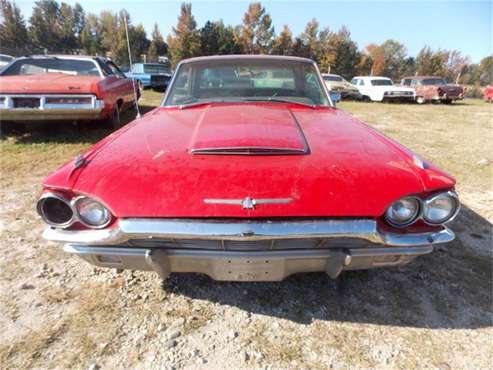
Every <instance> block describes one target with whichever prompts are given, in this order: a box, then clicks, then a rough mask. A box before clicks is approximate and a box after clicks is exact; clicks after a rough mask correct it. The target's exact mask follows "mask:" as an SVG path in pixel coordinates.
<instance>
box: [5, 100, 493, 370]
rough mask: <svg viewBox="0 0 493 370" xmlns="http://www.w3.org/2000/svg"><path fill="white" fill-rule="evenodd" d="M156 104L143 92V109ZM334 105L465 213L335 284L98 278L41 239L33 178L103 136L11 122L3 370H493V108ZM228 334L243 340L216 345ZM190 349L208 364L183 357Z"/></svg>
mask: <svg viewBox="0 0 493 370" xmlns="http://www.w3.org/2000/svg"><path fill="white" fill-rule="evenodd" d="M160 98H161V94H158V93H154V92H151V91H146V92H145V93H144V95H143V98H142V99H141V106H142V109H143V111H145V112H147V111H149V110H150V109H152V107H153V106H156V105H157V104H159V102H160ZM338 107H339V108H340V109H343V110H345V111H347V112H349V113H351V114H353V115H355V116H356V117H358V118H359V119H361V120H363V121H365V122H367V123H369V124H370V125H371V126H373V127H376V128H377V129H379V130H381V131H382V132H384V133H385V134H386V135H388V136H390V137H392V138H394V139H396V140H397V141H399V142H401V143H403V144H404V145H406V146H407V147H409V148H410V149H412V150H413V151H415V152H416V153H418V154H420V155H422V156H423V157H425V158H426V159H428V160H429V161H431V162H432V163H434V164H436V165H438V166H439V167H441V168H443V169H444V170H446V171H447V172H449V173H450V174H452V175H454V176H455V177H456V178H457V181H458V185H457V189H458V191H459V193H460V197H461V199H462V201H463V204H464V206H463V208H462V211H461V213H460V215H459V217H458V218H457V220H456V221H454V223H453V225H452V228H453V229H454V231H456V232H457V240H456V241H454V242H453V243H452V244H451V245H450V246H449V247H446V248H439V250H438V251H436V252H435V253H433V254H431V255H429V256H426V257H422V258H420V259H419V260H417V261H416V262H413V263H412V264H410V265H408V266H405V267H403V268H399V269H386V270H379V271H371V272H362V273H354V274H349V275H348V277H347V278H345V279H343V280H342V281H341V282H339V283H334V282H331V281H329V282H327V281H326V280H325V279H324V278H323V277H320V276H317V277H315V278H312V277H300V278H298V277H294V278H290V279H288V280H287V281H285V282H283V283H280V284H223V283H215V282H212V281H209V280H203V279H198V278H196V277H186V276H184V277H180V278H176V279H174V280H173V282H174V284H175V285H174V288H172V289H170V290H169V291H168V292H161V291H159V289H157V286H158V281H157V279H156V277H155V276H154V275H152V274H145V273H137V274H132V273H130V272H128V273H127V272H126V273H124V274H121V275H118V274H116V273H115V272H113V271H106V270H101V269H94V268H92V267H91V266H89V265H87V264H85V263H82V262H79V261H78V260H76V259H75V258H72V257H70V256H67V255H65V254H64V253H63V252H62V251H61V250H60V247H59V246H57V245H55V244H52V243H47V242H45V241H43V240H42V239H41V238H40V234H41V232H42V230H43V224H42V222H41V221H40V220H39V218H38V217H37V216H36V214H35V211H34V206H35V202H36V199H37V194H38V191H39V190H40V188H39V183H40V181H41V180H42V178H43V177H44V176H46V175H47V174H49V173H50V172H52V171H53V170H54V169H56V168H57V167H58V166H59V165H61V164H62V163H64V162H65V161H67V160H69V159H71V158H73V157H74V156H75V155H77V153H79V152H80V151H81V150H83V149H85V148H87V147H88V146H89V145H91V144H93V143H95V142H96V141H98V140H99V139H101V138H103V137H104V136H106V135H107V134H109V131H108V130H105V129H100V128H97V127H92V126H91V125H90V124H86V125H83V126H80V127H75V126H70V125H68V126H67V125H50V126H44V127H42V128H36V129H23V130H18V129H16V128H15V127H9V128H7V129H6V128H5V127H2V130H3V131H2V140H1V141H0V145H1V147H0V150H1V156H0V175H1V177H0V327H2V333H0V368H5V369H12V368H27V367H36V368H45V367H50V368H68V367H75V368H87V367H88V366H89V365H91V364H94V363H97V364H99V365H101V366H103V368H115V367H118V368H125V367H140V368H144V367H155V368H166V367H169V368H171V367H176V368H210V369H217V368H222V367H229V368H264V367H265V366H270V367H271V368H273V369H277V368H331V367H332V368H341V369H342V368H346V367H347V366H350V365H352V366H355V367H360V368H367V367H379V368H388V369H394V368H414V367H420V368H422V367H427V368H439V369H450V368H470V369H479V368H488V367H490V366H491V358H492V357H493V349H492V347H491V342H492V340H493V331H492V327H491V326H492V312H491V309H492V303H493V301H492V294H493V293H492V292H493V284H492V266H491V252H492V238H491V235H492V222H493V154H492V153H493V152H492V150H491V143H492V142H493V105H488V104H485V103H483V102H482V101H479V100H467V101H464V102H461V103H456V104H453V105H451V106H446V105H434V104H433V105H431V104H430V105H423V106H418V105H412V104H378V103H358V102H342V103H340V104H339V106H338ZM133 114H134V113H132V112H128V113H126V114H125V116H124V117H125V119H126V120H131V119H132V116H133ZM96 125H97V124H96V123H95V124H93V126H96ZM341 289H342V290H341ZM341 292H342V293H341ZM177 319H179V320H181V319H183V321H184V324H183V330H182V332H181V336H180V337H179V339H178V340H177V343H178V344H176V346H173V347H167V346H168V345H169V338H168V337H167V335H168V334H166V333H167V332H168V331H167V330H161V329H157V328H158V327H160V324H161V326H164V327H165V328H168V327H169V328H173V327H174V326H173V325H175V324H173V322H175V321H176V320H177ZM230 331H238V335H236V334H234V335H233V339H231V338H229V337H228V338H229V339H227V338H226V339H224V338H223V339H221V338H222V335H223V334H224V333H228V332H230ZM214 333H215V334H214ZM224 335H225V334H224ZM167 338H168V339H167ZM235 338H237V339H238V340H237V339H235ZM488 343H490V344H488ZM195 350H197V351H199V352H200V354H201V355H200V356H201V357H200V359H202V358H203V360H204V361H205V362H203V361H202V360H201V361H202V362H200V363H198V362H197V358H195V357H197V356H198V355H197V356H195V355H190V352H193V353H195V352H194V351H195ZM240 351H241V352H242V353H243V351H247V352H248V354H249V355H242V356H238V353H239V352H240ZM257 354H259V355H258V356H257ZM194 356H195V357H194ZM170 364H173V366H171V365H170Z"/></svg>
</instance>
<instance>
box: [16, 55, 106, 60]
mask: <svg viewBox="0 0 493 370" xmlns="http://www.w3.org/2000/svg"><path fill="white" fill-rule="evenodd" d="M26 58H34V59H50V58H58V59H75V60H96V59H99V60H103V61H109V60H111V59H109V58H105V57H99V56H90V55H70V54H47V55H26V56H23V57H20V58H18V59H26Z"/></svg>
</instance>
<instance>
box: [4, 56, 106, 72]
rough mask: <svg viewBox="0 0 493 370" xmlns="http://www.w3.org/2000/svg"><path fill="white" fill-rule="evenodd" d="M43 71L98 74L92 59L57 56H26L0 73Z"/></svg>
mask: <svg viewBox="0 0 493 370" xmlns="http://www.w3.org/2000/svg"><path fill="white" fill-rule="evenodd" d="M45 73H65V74H68V75H74V76H100V73H99V69H98V68H97V66H96V63H94V62H93V61H92V60H80V59H59V58H26V59H20V60H17V61H16V62H14V63H12V65H11V66H10V67H9V68H7V69H6V70H5V71H4V72H3V74H2V75H4V76H14V75H38V74H45Z"/></svg>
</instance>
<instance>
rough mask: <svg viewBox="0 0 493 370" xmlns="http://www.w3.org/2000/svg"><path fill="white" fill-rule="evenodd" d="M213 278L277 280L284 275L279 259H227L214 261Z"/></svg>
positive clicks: (282, 263)
mask: <svg viewBox="0 0 493 370" xmlns="http://www.w3.org/2000/svg"><path fill="white" fill-rule="evenodd" d="M216 263H217V265H216V266H215V268H214V270H215V275H216V276H215V278H216V279H217V280H229V281H277V280H281V279H282V278H283V275H284V261H283V260H280V259H260V258H252V259H244V258H241V259H234V258H232V259H227V260H223V261H221V262H220V263H219V261H218V262H216Z"/></svg>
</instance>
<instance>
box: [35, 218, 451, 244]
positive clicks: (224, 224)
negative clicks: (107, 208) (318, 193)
mask: <svg viewBox="0 0 493 370" xmlns="http://www.w3.org/2000/svg"><path fill="white" fill-rule="evenodd" d="M43 237H44V238H45V239H47V240H51V241H55V242H65V243H73V244H84V245H91V244H92V245H121V244H124V243H126V242H127V241H129V240H131V239H149V240H152V239H191V240H228V241H256V240H282V239H313V238H356V239H363V240H367V241H369V242H371V243H376V244H383V245H387V246H402V247H404V246H422V245H429V244H437V243H445V242H449V241H452V240H453V239H454V237H455V235H454V233H453V232H452V231H450V230H449V229H448V228H446V227H445V228H444V229H443V230H441V231H437V232H426V233H413V234H411V233H392V232H384V231H380V230H378V229H377V223H376V221H375V220H369V219H354V220H316V221H243V220H242V221H222V220H206V221H204V220H183V219H135V218H134V219H130V218H129V219H121V220H119V221H118V222H117V223H116V224H115V226H113V227H111V228H109V229H101V230H77V231H74V230H63V229H55V228H47V229H46V230H45V231H44V233H43Z"/></svg>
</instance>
